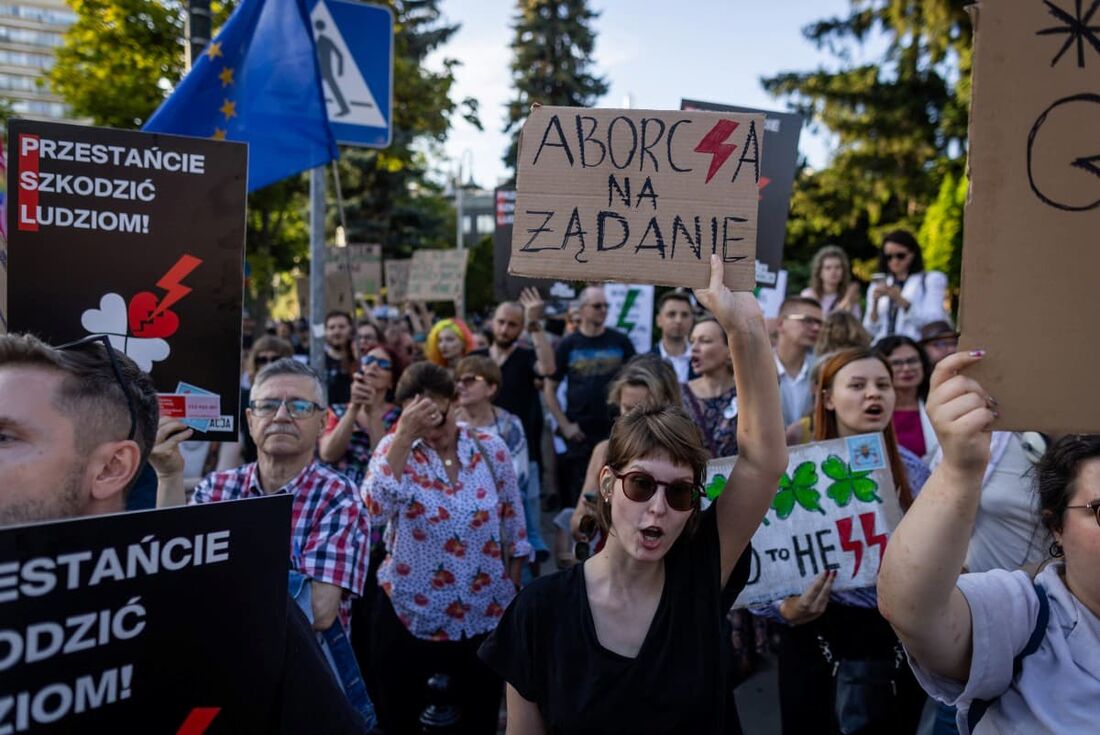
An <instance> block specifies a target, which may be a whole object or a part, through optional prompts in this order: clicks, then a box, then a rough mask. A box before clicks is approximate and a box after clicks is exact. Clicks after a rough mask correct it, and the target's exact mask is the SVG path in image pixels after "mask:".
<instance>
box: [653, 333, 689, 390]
mask: <svg viewBox="0 0 1100 735" xmlns="http://www.w3.org/2000/svg"><path fill="white" fill-rule="evenodd" d="M657 350H658V351H659V352H660V354H661V359H662V360H664V361H665V362H667V363H668V364H669V365H671V366H672V369H673V370H675V371H676V379H677V380H679V381H680V382H681V383H686V382H688V375H690V374H691V343H690V342H685V343H684V352H683V354H681V355H670V354H668V353H667V352H665V343H664V342H663V341H661V342H658V343H657Z"/></svg>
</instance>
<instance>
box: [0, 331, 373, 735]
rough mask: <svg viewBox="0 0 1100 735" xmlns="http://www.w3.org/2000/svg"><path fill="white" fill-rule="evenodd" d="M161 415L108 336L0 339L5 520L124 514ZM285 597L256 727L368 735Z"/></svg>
mask: <svg viewBox="0 0 1100 735" xmlns="http://www.w3.org/2000/svg"><path fill="white" fill-rule="evenodd" d="M158 415H159V406H158V403H157V394H156V388H155V387H154V385H153V381H152V380H151V379H150V377H149V376H148V375H147V374H146V373H144V372H142V371H141V370H140V369H139V368H138V366H137V365H136V364H134V362H133V360H131V359H130V358H129V357H127V356H126V355H125V354H123V353H121V352H118V351H117V350H114V349H113V348H111V347H110V342H109V341H108V338H107V337H106V336H102V335H101V336H95V337H90V338H87V339H84V340H80V341H78V342H75V343H72V344H69V345H64V346H62V347H52V346H50V345H48V344H46V343H45V342H42V341H41V340H39V339H37V338H35V337H34V336H32V335H22V334H8V335H0V526H5V525H11V524H17V523H33V522H38V521H49V520H56V519H62V518H74V517H79V516H91V515H99V514H105V513H120V512H122V511H124V510H125V504H126V495H127V493H128V492H129V491H130V489H131V488H132V486H133V483H134V481H135V479H136V478H137V476H138V470H139V469H140V468H141V466H142V465H143V464H144V462H145V460H146V458H147V457H149V456H150V453H151V452H152V450H153V447H154V442H155V440H156V438H157V417H158ZM181 466H182V463H181ZM180 480H181V487H180V489H181V491H182V474H181V478H180ZM287 602H288V605H287V610H286V614H287V640H286V645H285V648H284V650H283V668H282V672H281V682H280V691H279V694H278V699H279V706H278V707H277V709H276V711H274V712H272V713H271V719H270V721H268V722H259V723H256V730H257V731H258V732H277V733H299V732H308V731H312V732H325V733H358V732H362V731H363V721H362V719H361V717H360V716H359V714H358V713H357V712H356V711H355V710H353V709H352V708H351V706H350V705H349V704H348V700H347V698H346V697H345V696H344V693H343V692H342V691H341V690H340V688H339V686H338V685H337V683H336V681H335V679H333V677H332V676H331V675H330V674H329V673H328V670H329V669H328V664H327V663H326V661H325V659H324V658H323V656H322V654H321V650H320V648H319V647H318V646H317V645H316V643H315V641H314V640H313V635H312V633H311V631H310V629H309V623H308V622H307V621H306V619H305V617H304V616H303V615H302V614H301V613H300V612H298V609H297V606H295V605H294V604H293V603H291V602H290V600H289V598H288V600H287ZM196 655H208V652H201V651H196Z"/></svg>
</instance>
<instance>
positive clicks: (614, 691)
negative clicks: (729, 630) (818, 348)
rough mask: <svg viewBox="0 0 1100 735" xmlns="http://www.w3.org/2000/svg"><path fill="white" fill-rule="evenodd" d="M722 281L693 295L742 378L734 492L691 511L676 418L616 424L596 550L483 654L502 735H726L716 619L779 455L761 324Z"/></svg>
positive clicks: (527, 601)
mask: <svg viewBox="0 0 1100 735" xmlns="http://www.w3.org/2000/svg"><path fill="white" fill-rule="evenodd" d="M722 275H723V268H722V262H721V259H720V258H718V257H714V258H712V259H711V281H710V286H709V287H708V288H707V289H703V290H697V291H696V292H695V294H696V297H697V298H698V299H699V301H700V302H701V303H702V304H703V305H704V306H705V307H707V308H708V309H710V310H711V312H712V313H713V314H714V315H715V317H716V318H717V319H718V320H719V322H720V323H721V324H722V326H723V328H724V329H725V331H726V333H727V334H728V335H729V346H730V354H731V356H732V358H733V364H734V374H735V375H736V376H737V389H738V390H737V393H738V396H739V400H740V404H741V405H740V423H739V426H738V442H739V445H740V449H741V454H740V457H739V459H738V462H737V464H736V465H735V467H734V470H733V472H732V473H731V476H730V479H729V486H730V491H728V492H726V493H724V494H723V495H722V496H721V497H720V498H719V499H718V500H717V501H716V502H715V503H714V504H713V505H712V506H711V507H710V508H709V509H707V510H706V511H705V512H704V511H701V510H700V500H699V498H700V488H701V484H702V479H703V476H704V472H705V469H706V462H707V451H706V449H705V448H704V447H705V444H704V441H703V438H702V437H701V436H700V434H699V428H698V427H697V426H696V424H695V423H694V422H693V421H692V419H691V418H690V417H689V416H688V415H687V414H686V413H685V412H684V411H683V410H682V409H678V408H641V409H637V410H635V411H633V412H630V413H629V414H627V415H625V416H623V417H622V418H621V419H619V421H618V422H617V423H616V425H615V427H614V429H613V430H612V433H611V439H610V442H609V445H608V455H607V464H606V465H605V466H604V468H603V469H602V470H601V472H600V478H599V491H600V494H599V496H598V497H597V508H598V512H599V517H600V522H601V524H602V525H603V526H604V528H605V533H606V534H607V535H608V540H607V543H606V545H605V546H604V548H603V550H602V551H600V552H599V553H598V554H596V555H595V556H593V557H592V558H590V559H588V560H587V561H586V562H585V563H584V564H580V565H577V566H574V567H572V568H571V569H568V570H565V571H563V572H559V573H558V574H554V575H551V576H548V577H541V578H539V579H537V580H536V581H535V582H534V583H532V584H531V585H530V586H528V587H527V588H526V589H525V590H524V591H523V592H521V593H520V595H519V596H518V597H517V598H516V600H515V601H514V602H513V603H512V605H510V606H509V608H508V610H507V612H505V614H504V617H503V619H502V620H501V622H500V625H499V626H498V627H497V629H496V632H495V633H494V634H493V635H492V636H491V637H490V638H489V639H488V640H487V641H486V642H485V644H484V645H483V646H482V648H481V651H480V654H481V657H482V658H483V659H484V660H485V662H486V663H487V664H488V665H489V666H491V667H492V668H493V669H495V670H496V671H497V672H499V673H500V674H501V675H502V676H503V678H504V679H505V680H506V681H507V682H508V689H507V696H508V730H509V732H510V733H546V732H552V733H588V732H591V733H599V735H606V733H608V732H638V733H683V732H690V733H726V732H728V727H727V723H726V722H725V720H726V709H727V707H728V706H730V705H731V702H732V697H730V696H729V691H728V686H727V678H726V675H725V672H724V671H723V670H722V665H721V661H720V657H719V651H720V648H721V620H722V616H723V615H724V614H725V612H726V610H728V609H729V606H730V604H731V603H732V602H733V599H734V597H736V595H737V593H738V591H739V590H740V589H741V587H742V586H743V585H744V584H745V581H746V579H747V576H748V561H747V559H748V555H747V554H745V553H744V552H745V551H746V548H747V546H748V543H749V540H750V539H751V538H752V534H753V532H754V531H755V530H756V527H757V526H758V525H759V524H760V521H761V519H762V518H763V517H764V514H765V513H766V512H767V509H768V507H769V505H770V503H771V500H772V498H773V497H774V495H775V489H776V487H777V484H778V481H779V478H780V476H781V475H782V474H783V471H784V470H785V469H786V464H787V450H786V446H785V440H784V434H783V423H782V419H781V412H780V408H779V387H778V384H777V382H776V380H775V363H774V360H773V359H772V356H771V355H772V353H771V349H770V345H769V343H768V335H767V331H766V329H765V327H764V318H763V315H762V314H761V312H760V307H759V306H758V305H757V303H756V300H755V299H754V298H753V297H752V294H749V293H732V292H730V291H729V290H727V289H726V287H725V286H724V285H723V284H722ZM735 718H736V715H735V713H734V719H735ZM728 725H729V727H733V728H736V724H735V723H733V722H731V723H728Z"/></svg>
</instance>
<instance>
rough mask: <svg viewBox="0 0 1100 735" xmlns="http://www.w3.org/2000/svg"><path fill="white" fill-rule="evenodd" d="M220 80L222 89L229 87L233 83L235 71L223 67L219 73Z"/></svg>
mask: <svg viewBox="0 0 1100 735" xmlns="http://www.w3.org/2000/svg"><path fill="white" fill-rule="evenodd" d="M218 79H221V80H222V87H228V86H229V85H230V84H232V83H233V69H232V67H228V66H223V67H222V70H221V72H219V73H218Z"/></svg>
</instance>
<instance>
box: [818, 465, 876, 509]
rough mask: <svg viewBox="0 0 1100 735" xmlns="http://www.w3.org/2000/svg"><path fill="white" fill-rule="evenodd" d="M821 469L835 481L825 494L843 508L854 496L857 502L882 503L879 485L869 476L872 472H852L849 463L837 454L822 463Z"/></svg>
mask: <svg viewBox="0 0 1100 735" xmlns="http://www.w3.org/2000/svg"><path fill="white" fill-rule="evenodd" d="M821 469H822V471H823V472H824V473H825V475H826V476H827V477H828V478H829V479H831V480H835V482H833V484H832V485H829V487H828V488H827V489H826V490H825V494H826V495H828V496H829V497H830V498H832V499H833V501H834V502H835V503H836V504H837V505H838V506H840V507H841V508H843V507H844V506H846V505H848V503H850V502H851V501H852V496H853V495H855V496H856V499H857V500H859V501H861V502H864V503H870V502H872V501H874V502H876V503H881V502H882V498H880V497H879V496H878V494H877V493H876V491H877V490H878V483H877V482H875V481H874V480H872V479H871V478H870V477H869V476H868V475H870V474H871V470H865V471H863V472H852V468H851V467H849V466H848V463H847V462H845V461H844V460H843V459H841V458H840V457H838V456H836V455H835V454H830V455H829V456H828V458H826V460H825V461H824V462H822V463H821Z"/></svg>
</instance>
